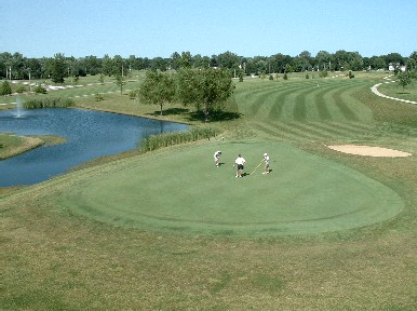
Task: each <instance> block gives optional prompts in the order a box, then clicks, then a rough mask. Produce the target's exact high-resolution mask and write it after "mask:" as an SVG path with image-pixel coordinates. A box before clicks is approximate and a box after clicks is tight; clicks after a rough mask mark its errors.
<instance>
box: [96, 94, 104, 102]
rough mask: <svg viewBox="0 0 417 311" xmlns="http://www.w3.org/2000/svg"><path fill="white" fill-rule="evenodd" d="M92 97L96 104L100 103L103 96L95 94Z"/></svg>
mask: <svg viewBox="0 0 417 311" xmlns="http://www.w3.org/2000/svg"><path fill="white" fill-rule="evenodd" d="M94 97H95V98H96V102H101V101H102V100H104V96H103V94H96V95H94Z"/></svg>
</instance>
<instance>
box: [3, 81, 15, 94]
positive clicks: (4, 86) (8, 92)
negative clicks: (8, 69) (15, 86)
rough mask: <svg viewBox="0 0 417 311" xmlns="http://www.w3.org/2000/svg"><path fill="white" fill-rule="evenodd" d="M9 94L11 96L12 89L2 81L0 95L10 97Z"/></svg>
mask: <svg viewBox="0 0 417 311" xmlns="http://www.w3.org/2000/svg"><path fill="white" fill-rule="evenodd" d="M10 94H12V87H11V86H10V83H9V82H7V81H4V82H3V83H2V84H1V87H0V95H10Z"/></svg>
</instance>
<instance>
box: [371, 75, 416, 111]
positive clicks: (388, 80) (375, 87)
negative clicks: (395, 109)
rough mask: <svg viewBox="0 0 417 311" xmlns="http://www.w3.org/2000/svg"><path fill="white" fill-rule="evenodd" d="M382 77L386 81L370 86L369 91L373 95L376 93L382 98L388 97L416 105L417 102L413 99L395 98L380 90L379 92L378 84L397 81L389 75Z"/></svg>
mask: <svg viewBox="0 0 417 311" xmlns="http://www.w3.org/2000/svg"><path fill="white" fill-rule="evenodd" d="M384 79H385V80H386V82H381V83H378V84H375V85H374V86H372V87H371V91H372V92H373V93H374V94H375V95H378V96H380V97H383V98H388V99H392V100H396V101H399V102H403V103H407V104H412V105H417V102H415V101H412V100H407V99H402V98H396V97H392V96H387V95H384V94H382V93H381V92H379V91H378V87H379V86H380V85H382V84H384V83H394V82H397V81H394V80H392V79H391V78H390V77H385V78H384Z"/></svg>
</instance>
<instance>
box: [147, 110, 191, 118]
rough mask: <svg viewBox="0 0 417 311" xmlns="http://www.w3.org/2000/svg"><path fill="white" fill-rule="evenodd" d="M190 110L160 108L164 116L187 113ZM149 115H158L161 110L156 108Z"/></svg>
mask: <svg viewBox="0 0 417 311" xmlns="http://www.w3.org/2000/svg"><path fill="white" fill-rule="evenodd" d="M189 112H190V110H189V109H188V108H168V109H164V110H162V115H164V116H169V115H180V114H188V113H189ZM149 115H152V116H160V115H161V111H160V110H156V111H154V112H152V113H149Z"/></svg>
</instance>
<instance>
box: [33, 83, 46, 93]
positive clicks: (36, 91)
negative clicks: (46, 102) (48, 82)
mask: <svg viewBox="0 0 417 311" xmlns="http://www.w3.org/2000/svg"><path fill="white" fill-rule="evenodd" d="M33 91H34V92H35V93H38V94H46V93H47V91H46V89H45V88H44V87H43V86H41V85H40V84H38V85H37V86H36V87H35V89H34V90H33Z"/></svg>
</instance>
